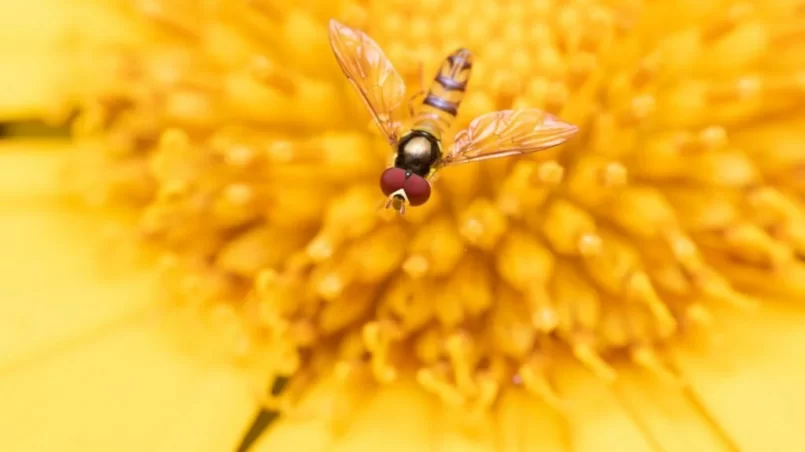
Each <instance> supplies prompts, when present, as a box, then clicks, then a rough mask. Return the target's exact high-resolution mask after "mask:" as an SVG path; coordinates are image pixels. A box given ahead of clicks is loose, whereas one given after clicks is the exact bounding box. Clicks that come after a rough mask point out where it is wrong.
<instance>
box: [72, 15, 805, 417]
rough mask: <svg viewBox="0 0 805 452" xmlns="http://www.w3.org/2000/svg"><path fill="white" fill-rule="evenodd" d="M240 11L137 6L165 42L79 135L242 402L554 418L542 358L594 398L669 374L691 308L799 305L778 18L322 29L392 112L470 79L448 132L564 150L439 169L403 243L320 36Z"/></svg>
mask: <svg viewBox="0 0 805 452" xmlns="http://www.w3.org/2000/svg"><path fill="white" fill-rule="evenodd" d="M251 3H252V6H251V7H246V6H243V5H241V4H237V5H234V4H230V3H229V2H221V3H220V4H219V3H218V2H206V3H205V4H204V6H198V9H199V11H198V14H194V15H193V17H195V18H196V19H197V20H196V19H194V21H193V22H185V21H184V19H183V18H184V17H187V16H184V15H182V14H179V13H178V12H177V11H172V10H171V9H170V7H169V6H167V4H162V2H158V1H157V2H149V5H151V6H152V8H150V9H149V10H148V11H146V13H147V15H148V16H149V17H150V18H151V20H152V24H153V25H154V26H160V27H162V30H163V31H168V33H167V34H164V35H162V34H160V35H157V36H154V37H153V39H154V40H155V44H158V45H150V44H149V45H142V46H134V47H132V48H126V49H124V50H122V51H121V52H120V53H119V54H118V56H120V57H121V58H120V59H119V60H117V61H115V62H114V67H113V69H112V70H110V71H109V72H106V73H107V74H109V73H111V74H112V75H113V78H114V83H106V84H103V85H100V88H96V89H97V90H98V91H99V92H97V93H94V94H93V96H92V102H91V103H90V105H89V106H88V108H87V109H86V110H85V113H84V116H83V117H82V121H81V122H80V123H79V124H78V125H77V126H76V133H77V134H79V135H80V136H81V137H83V138H84V140H85V142H86V143H87V144H88V146H89V147H90V150H93V149H94V150H100V151H102V152H92V153H90V155H92V156H93V157H92V158H93V160H92V165H95V166H94V167H100V168H105V169H106V170H105V171H103V172H102V176H103V178H104V180H102V181H100V184H99V185H95V186H93V187H94V189H93V194H94V195H95V196H102V197H104V198H105V199H107V200H109V201H114V202H115V203H120V202H121V201H123V202H124V203H126V204H128V205H130V206H132V207H133V208H134V209H135V210H137V211H138V212H140V213H141V221H140V228H141V231H142V233H143V236H144V237H146V238H147V239H148V240H150V241H153V242H155V243H157V244H158V245H159V246H161V247H162V249H164V250H165V251H166V252H167V253H169V254H170V256H171V258H170V262H171V265H170V267H171V269H172V270H173V271H176V272H178V273H171V275H172V276H171V277H170V278H169V279H170V280H171V282H173V283H174V284H175V285H176V286H177V287H178V288H179V289H181V291H182V293H183V294H184V297H185V298H186V299H188V300H192V301H193V303H192V309H193V310H195V311H199V312H203V313H206V314H209V317H210V319H212V320H214V325H217V329H214V331H215V332H217V333H220V334H221V335H223V336H221V337H229V338H230V339H231V340H230V341H229V342H227V343H228V344H230V345H231V346H232V350H235V351H236V352H237V353H238V354H240V355H243V356H248V357H249V358H250V362H251V363H252V364H254V365H255V367H257V368H259V369H260V372H261V373H260V375H261V378H263V379H264V381H267V380H268V379H270V378H272V377H276V376H288V375H296V376H300V375H301V376H304V375H308V374H311V373H314V372H323V371H324V370H322V369H330V370H334V371H335V373H336V375H338V376H339V378H341V379H343V380H345V381H349V380H350V379H352V378H360V377H361V376H364V377H370V378H372V379H374V380H375V381H378V382H389V381H392V380H394V379H397V378H402V377H403V376H405V375H411V376H414V377H415V378H416V379H417V380H418V381H419V383H420V384H421V385H422V386H423V387H425V388H427V389H428V390H430V391H432V392H434V393H436V394H438V395H439V396H440V397H441V398H442V399H444V400H445V401H448V402H451V403H455V404H464V405H472V406H476V407H481V408H485V407H488V406H489V405H490V404H492V403H493V402H494V400H495V399H496V397H497V395H498V394H499V392H500V391H501V390H503V389H505V388H507V387H509V386H512V385H522V386H524V387H526V388H527V389H528V390H530V391H531V392H533V393H535V394H538V395H539V396H541V397H544V398H545V399H546V400H548V401H552V402H553V401H556V400H558V397H557V396H556V394H554V391H553V389H552V388H551V384H550V378H549V372H550V371H551V369H552V365H553V363H554V362H555V359H554V358H555V357H556V356H557V355H559V354H569V355H572V356H574V357H575V358H576V359H577V360H579V361H581V362H582V363H583V364H584V365H586V366H588V367H589V368H590V369H591V370H592V371H594V372H595V373H596V374H597V375H599V376H600V377H601V378H603V379H606V380H611V379H613V378H615V377H616V375H617V372H616V369H615V368H614V367H613V366H612V365H611V364H610V362H611V359H610V358H611V357H613V356H615V355H618V354H620V355H624V354H625V355H626V356H628V357H629V358H630V359H631V360H633V361H634V362H636V363H638V364H640V365H643V366H646V367H648V368H650V369H652V370H654V371H655V372H657V373H658V374H661V375H665V376H668V375H671V372H670V371H669V370H668V369H667V368H666V366H665V365H664V364H663V359H662V356H661V355H660V354H658V353H657V352H656V350H657V349H658V347H659V346H662V345H664V344H666V343H667V342H668V341H669V340H671V339H673V338H674V337H676V336H677V335H678V334H679V333H680V332H682V331H684V330H687V329H690V328H693V327H695V326H698V325H706V324H707V323H708V322H710V321H711V315H710V309H709V306H711V305H712V304H717V303H727V304H729V305H735V306H749V305H751V304H752V303H753V301H752V298H751V295H750V294H752V293H754V292H759V291H769V290H772V291H777V292H778V293H780V294H783V295H791V294H794V293H800V292H802V291H803V290H802V289H803V287H801V284H799V283H795V282H792V281H794V280H797V279H796V278H794V280H792V279H791V278H789V276H790V275H792V273H791V272H797V271H798V270H800V269H801V268H802V267H801V263H800V261H799V259H800V257H801V256H802V255H803V251H805V239H803V237H802V236H801V234H799V233H798V232H797V231H800V230H803V228H802V226H803V221H805V217H804V216H803V215H802V214H801V210H802V206H801V204H800V199H801V196H802V193H803V191H802V189H803V188H802V186H801V184H797V183H796V179H797V178H795V177H792V175H794V174H798V171H799V167H800V163H799V161H798V160H797V158H798V157H792V156H793V155H794V154H796V153H795V152H793V151H791V150H792V149H801V148H802V146H803V145H805V143H803V138H802V136H801V134H799V135H797V134H794V133H792V132H790V130H792V129H791V127H785V126H784V125H783V126H780V125H776V124H778V123H771V124H770V125H760V126H757V124H759V123H760V122H761V121H764V120H766V118H769V117H772V116H773V114H781V115H782V114H784V113H786V112H788V111H791V110H792V109H795V108H800V109H801V107H802V102H803V96H804V95H805V85H804V84H803V82H802V81H803V76H802V74H803V73H805V67H803V66H802V64H801V62H802V60H801V58H799V59H797V57H796V56H795V53H796V52H792V51H791V50H792V49H793V46H792V45H791V43H792V42H794V41H795V40H797V39H799V37H801V33H800V34H799V35H797V34H796V33H795V31H796V30H795V29H796V23H795V20H796V19H795V18H794V17H796V14H793V13H792V14H791V15H790V16H791V18H790V19H789V18H788V16H789V14H788V13H787V12H786V11H782V9H785V8H783V7H781V8H778V9H780V10H779V11H778V10H773V11H772V10H769V11H765V10H763V11H761V10H754V9H752V8H750V7H749V6H747V5H746V4H744V3H736V4H734V5H733V6H731V7H728V8H719V9H714V10H712V11H704V10H697V11H696V12H695V14H692V15H691V13H689V11H690V10H685V11H688V14H687V15H680V16H679V17H680V18H677V19H671V17H673V16H672V15H671V14H670V13H669V12H668V9H669V8H674V5H675V4H672V3H669V2H659V3H661V6H660V5H659V4H655V3H646V4H641V3H639V2H638V3H634V2H632V3H629V4H628V5H627V4H624V5H622V6H617V7H616V6H611V5H610V4H608V3H607V4H605V3H596V2H589V1H578V2H572V1H571V2H552V1H543V2H522V3H517V2H515V3H511V2H510V3H511V4H510V5H509V6H500V5H498V4H495V3H494V2H493V3H490V2H480V1H479V2H474V3H472V4H471V5H470V6H469V7H465V6H463V5H464V3H455V5H453V4H450V3H449V2H440V1H439V0H421V1H418V2H413V3H412V2H369V3H368V4H363V3H361V5H359V4H357V3H350V2H347V3H345V6H344V7H343V9H342V10H340V11H337V12H336V13H338V14H340V16H342V17H343V18H344V19H343V20H345V21H346V22H347V23H349V24H350V25H352V26H356V27H359V28H362V29H364V30H365V31H366V32H367V33H368V34H369V35H370V36H372V37H373V38H374V39H375V40H376V41H377V42H378V43H379V44H380V45H381V47H382V48H383V49H384V50H385V52H386V55H387V56H388V57H389V58H390V60H391V61H392V62H393V63H394V64H395V66H396V67H397V68H398V70H399V71H400V72H401V73H402V74H403V75H404V77H405V78H406V81H407V83H408V86H409V91H415V90H416V89H417V88H418V84H419V83H420V81H419V69H418V68H419V63H422V64H423V66H424V68H425V72H424V74H425V76H426V77H425V80H424V81H425V83H426V86H425V88H427V83H429V82H430V80H429V76H430V74H434V73H435V68H436V66H437V65H438V64H440V63H441V59H442V58H444V57H445V56H446V55H447V54H448V53H449V52H450V51H452V50H455V49H456V48H458V47H467V48H469V49H471V50H472V51H473V52H474V53H475V54H476V57H475V64H474V66H473V74H472V77H471V79H470V83H469V87H468V93H467V96H466V99H465V101H464V102H463V103H462V106H461V110H460V113H459V118H458V121H457V124H456V127H457V128H460V127H464V126H466V124H467V123H468V121H470V120H471V119H473V118H474V117H475V116H477V115H479V114H482V113H486V112H489V111H492V110H496V109H505V108H517V107H525V106H528V107H536V108H542V109H545V110H547V111H549V112H551V113H553V114H556V115H558V116H559V117H561V118H562V119H563V120H565V121H567V122H571V123H574V124H578V125H579V126H580V127H581V130H582V132H581V134H580V137H579V138H578V139H576V140H575V141H573V142H571V143H569V144H568V145H566V146H562V147H560V148H557V149H554V150H551V151H547V152H545V153H542V154H537V155H534V156H533V158H531V157H529V158H511V159H501V160H496V161H489V162H485V163H478V164H470V165H464V166H461V167H456V168H451V169H448V170H445V171H444V172H443V174H441V175H440V178H439V180H438V181H437V182H436V183H435V185H434V194H433V197H432V199H431V200H429V202H428V203H427V204H425V205H424V206H422V207H418V208H415V209H411V210H410V212H408V213H407V215H406V217H404V218H402V219H400V218H399V217H397V216H394V215H392V216H388V215H387V214H388V212H385V211H384V210H383V209H382V204H383V202H384V201H385V197H384V196H382V193H379V192H378V188H377V186H376V179H377V177H378V175H379V174H380V172H381V171H382V170H383V168H384V166H383V165H384V163H385V161H386V160H387V158H388V154H389V149H388V147H387V146H386V145H385V143H383V142H382V140H379V139H373V138H371V137H369V136H368V135H367V134H366V128H365V123H366V122H368V121H369V117H368V115H367V113H366V111H365V109H364V108H363V105H362V104H361V103H360V102H359V101H358V100H357V99H356V98H355V96H354V95H352V93H351V91H349V88H348V87H347V84H346V81H345V80H344V79H343V78H342V77H341V73H340V71H338V70H337V67H336V65H335V64H334V63H335V60H334V57H333V56H332V54H331V52H330V50H329V48H328V46H327V41H326V21H327V19H328V18H329V15H330V14H333V12H332V11H312V12H306V11H302V10H289V11H280V12H278V11H276V10H275V9H273V8H271V7H270V6H269V5H270V4H272V3H271V2H268V1H264V2H263V1H256V2H251ZM157 5H160V6H159V7H156V6H157ZM458 5H462V6H461V7H459V6H458ZM689 6H690V5H688V4H686V5H685V6H679V7H678V8H680V11H682V10H683V9H685V8H688V7H689ZM680 14H681V12H680ZM786 24H787V25H786ZM800 28H801V27H800ZM280 43H282V44H280ZM771 49H774V52H773V53H772V52H771ZM325 68H326V69H325ZM354 117H358V118H361V119H360V120H359V121H355V120H353V119H352V118H354ZM781 121H784V120H781ZM747 124H748V125H747ZM92 146H95V147H94V148H93V147H92ZM797 156H798V154H797ZM89 158H90V157H84V160H82V164H83V165H85V167H89V165H90V160H89ZM99 161H100V162H99ZM96 174H97V172H96ZM98 187H100V188H98ZM769 284H771V285H773V286H774V285H776V286H775V287H767V286H768V285H769ZM216 337H219V336H216ZM300 378H301V377H300ZM557 403H558V402H557Z"/></svg>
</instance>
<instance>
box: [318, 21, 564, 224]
mask: <svg viewBox="0 0 805 452" xmlns="http://www.w3.org/2000/svg"><path fill="white" fill-rule="evenodd" d="M329 34H330V46H331V47H332V49H333V53H334V54H335V57H336V60H338V64H339V66H341V70H343V71H344V75H346V77H347V79H348V80H349V81H350V83H351V84H352V86H354V87H355V89H356V90H357V91H358V94H359V95H360V97H361V99H362V100H363V102H364V104H366V107H367V108H368V109H369V112H370V113H371V115H372V118H373V119H374V122H375V123H376V124H377V126H378V128H379V129H380V131H381V132H382V133H383V135H384V136H385V137H386V138H387V139H388V142H389V144H390V145H391V147H392V150H393V151H394V153H395V155H394V166H392V167H391V168H388V169H386V170H385V171H383V174H382V175H381V176H380V188H381V190H382V191H383V194H385V195H386V196H388V201H387V202H386V208H388V207H389V206H393V207H394V209H395V210H396V211H397V212H399V213H400V214H403V213H405V206H406V204H410V205H411V206H419V205H422V204H424V203H425V202H427V200H428V199H429V198H430V193H431V185H430V181H431V180H432V179H433V176H434V175H435V174H436V172H437V171H439V170H441V169H442V168H446V167H448V166H452V165H459V164H462V163H469V162H477V161H481V160H487V159H494V158H499V157H508V156H514V155H524V154H529V153H532V152H537V151H541V150H544V149H548V148H551V147H554V146H557V145H559V144H562V143H564V142H565V141H567V139H568V138H570V137H571V136H572V135H574V134H575V133H576V132H577V131H578V127H576V126H574V125H572V124H568V123H566V122H563V121H561V120H559V119H558V118H556V117H555V116H552V115H550V114H547V113H545V112H543V111H541V110H538V109H533V108H525V109H517V110H501V111H495V112H492V113H487V114H484V115H481V116H479V117H477V118H475V119H474V120H473V121H472V122H471V123H470V125H469V126H468V127H467V128H466V129H464V130H461V131H459V132H458V133H456V134H455V138H454V140H453V144H452V145H451V146H450V147H449V148H448V149H447V152H446V153H443V152H442V145H441V142H442V137H443V136H444V134H445V132H446V131H447V130H448V129H449V128H450V126H451V125H452V123H453V120H454V119H455V117H456V115H457V114H458V108H459V105H460V104H461V101H462V99H463V98H464V93H465V91H466V88H467V82H468V80H469V77H470V72H471V70H472V61H473V58H472V54H471V53H470V51H469V50H466V49H458V50H456V51H455V52H453V53H451V54H450V55H449V56H448V57H447V58H446V59H445V60H444V62H443V63H442V65H441V67H440V68H439V71H438V72H437V73H436V77H435V78H434V79H433V82H432V83H431V86H430V89H429V90H428V92H427V94H426V96H425V98H424V100H423V101H422V104H421V105H420V106H419V108H418V109H417V110H416V111H414V108H413V107H412V105H411V104H410V100H409V112H410V113H411V117H412V119H413V123H412V126H411V127H410V129H409V130H407V131H406V130H405V129H404V128H403V125H402V122H401V121H400V120H399V116H398V114H399V113H398V111H397V110H398V107H399V106H400V105H401V104H402V102H403V100H405V99H404V98H405V92H406V90H405V82H403V79H402V77H401V76H400V74H399V73H398V72H397V70H396V69H394V66H393V65H392V64H391V62H390V61H389V60H388V58H386V56H385V54H384V53H383V51H382V50H381V49H380V46H378V45H377V43H376V42H374V41H373V40H372V38H370V37H369V36H367V35H366V34H364V33H363V32H361V31H358V30H355V29H352V28H350V27H347V26H346V25H343V24H341V23H339V22H337V21H335V20H334V19H331V20H330V31H329ZM411 100H413V98H412V99H411Z"/></svg>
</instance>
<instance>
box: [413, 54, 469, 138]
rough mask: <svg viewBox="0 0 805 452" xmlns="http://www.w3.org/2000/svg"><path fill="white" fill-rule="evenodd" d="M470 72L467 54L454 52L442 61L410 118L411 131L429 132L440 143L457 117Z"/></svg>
mask: <svg viewBox="0 0 805 452" xmlns="http://www.w3.org/2000/svg"><path fill="white" fill-rule="evenodd" d="M471 70H472V54H471V53H470V51H469V50H466V49H458V50H456V51H455V52H453V53H451V54H450V55H449V56H448V57H447V58H445V60H444V62H443V63H442V66H441V67H440V68H439V72H438V73H437V74H436V78H434V79H433V83H432V84H431V85H430V90H428V94H427V96H426V97H425V100H423V101H422V106H421V107H420V109H419V111H418V112H417V115H416V118H414V124H413V128H414V129H418V130H424V131H427V132H430V133H431V134H432V135H433V136H434V137H436V138H437V139H441V137H442V134H443V132H444V131H445V130H447V129H449V128H450V126H451V125H452V124H453V120H454V119H455V117H456V115H457V114H458V107H459V105H461V101H462V100H463V99H464V92H465V91H466V89H467V81H468V80H469V78H470V72H471Z"/></svg>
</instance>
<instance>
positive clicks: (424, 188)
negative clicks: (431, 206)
mask: <svg viewBox="0 0 805 452" xmlns="http://www.w3.org/2000/svg"><path fill="white" fill-rule="evenodd" d="M403 189H404V190H405V195H406V196H408V202H409V203H411V205H412V206H421V205H422V204H425V203H426V202H427V201H428V199H429V198H430V184H429V183H428V181H426V180H425V179H424V178H423V177H421V176H417V175H416V174H411V176H409V177H408V179H406V180H405V185H403Z"/></svg>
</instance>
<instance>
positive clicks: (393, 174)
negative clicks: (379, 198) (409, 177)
mask: <svg viewBox="0 0 805 452" xmlns="http://www.w3.org/2000/svg"><path fill="white" fill-rule="evenodd" d="M403 185H405V170H404V169H402V168H389V169H387V170H385V171H383V174H381V175H380V189H381V190H383V194H384V195H386V196H388V195H390V194H392V193H394V192H395V191H397V190H399V189H401V188H403Z"/></svg>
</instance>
